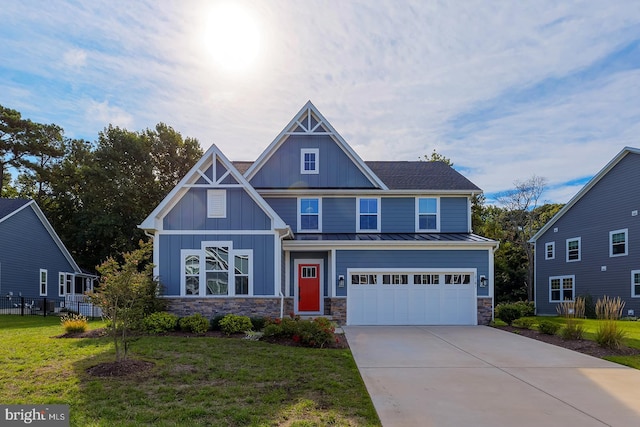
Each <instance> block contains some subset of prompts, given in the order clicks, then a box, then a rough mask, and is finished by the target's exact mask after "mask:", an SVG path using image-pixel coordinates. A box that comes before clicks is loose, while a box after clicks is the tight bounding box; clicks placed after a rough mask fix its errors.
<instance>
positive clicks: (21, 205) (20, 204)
mask: <svg viewBox="0 0 640 427" xmlns="http://www.w3.org/2000/svg"><path fill="white" fill-rule="evenodd" d="M27 208H31V209H32V210H33V212H34V213H35V214H36V216H37V217H38V219H39V220H40V222H41V223H42V225H43V226H44V228H45V229H46V230H47V232H48V233H49V235H50V236H51V239H53V241H54V243H55V244H56V246H58V248H59V249H60V252H61V253H62V255H63V256H64V257H65V258H66V259H67V261H68V262H69V264H71V267H72V268H73V270H74V272H75V273H82V270H81V269H80V267H79V266H78V264H76V261H75V260H74V259H73V257H72V256H71V253H70V252H69V251H68V250H67V248H66V246H65V245H64V243H62V240H60V237H59V236H58V234H57V233H56V231H55V230H54V229H53V226H52V225H51V223H50V222H49V220H48V219H47V217H46V216H45V215H44V212H42V210H41V209H40V207H39V206H38V204H37V203H36V202H35V200H28V199H3V198H0V224H2V223H3V222H4V221H6V220H7V219H9V218H11V217H12V216H14V215H16V214H18V213H19V212H21V211H22V210H24V209H27Z"/></svg>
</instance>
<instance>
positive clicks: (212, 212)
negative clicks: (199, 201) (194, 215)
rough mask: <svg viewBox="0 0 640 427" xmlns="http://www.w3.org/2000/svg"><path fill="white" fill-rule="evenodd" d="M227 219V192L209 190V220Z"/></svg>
mask: <svg viewBox="0 0 640 427" xmlns="http://www.w3.org/2000/svg"><path fill="white" fill-rule="evenodd" d="M226 217H227V190H207V218H226Z"/></svg>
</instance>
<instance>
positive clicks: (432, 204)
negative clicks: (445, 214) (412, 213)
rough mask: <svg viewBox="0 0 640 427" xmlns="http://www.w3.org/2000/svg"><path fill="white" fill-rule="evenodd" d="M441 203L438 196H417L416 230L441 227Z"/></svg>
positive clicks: (435, 229)
mask: <svg viewBox="0 0 640 427" xmlns="http://www.w3.org/2000/svg"><path fill="white" fill-rule="evenodd" d="M439 204H440V203H439V199H438V198H437V197H417V198H416V231H438V230H439V229H440V218H439V215H438V212H439Z"/></svg>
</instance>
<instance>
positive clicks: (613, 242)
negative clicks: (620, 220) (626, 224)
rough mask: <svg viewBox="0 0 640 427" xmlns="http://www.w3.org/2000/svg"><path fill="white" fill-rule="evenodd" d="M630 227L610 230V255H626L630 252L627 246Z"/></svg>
mask: <svg viewBox="0 0 640 427" xmlns="http://www.w3.org/2000/svg"><path fill="white" fill-rule="evenodd" d="M627 234H628V229H626V228H625V229H624V230H615V231H611V232H609V256H610V257H614V256H624V255H627V253H628V248H627Z"/></svg>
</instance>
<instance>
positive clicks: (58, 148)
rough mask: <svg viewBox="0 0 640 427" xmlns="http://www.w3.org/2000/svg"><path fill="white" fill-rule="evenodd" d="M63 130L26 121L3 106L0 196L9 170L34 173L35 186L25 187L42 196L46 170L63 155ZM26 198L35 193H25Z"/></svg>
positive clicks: (0, 134)
mask: <svg viewBox="0 0 640 427" xmlns="http://www.w3.org/2000/svg"><path fill="white" fill-rule="evenodd" d="M61 143H62V128H60V127H59V126H56V125H54V124H49V125H47V124H40V123H35V122H32V121H31V120H29V119H23V118H22V115H21V114H20V112H18V111H16V110H12V109H10V108H6V107H3V106H2V105H0V194H2V193H3V189H4V186H5V183H8V182H9V181H8V180H7V178H6V176H7V171H8V169H9V168H14V169H15V170H18V171H26V173H28V174H31V175H32V178H31V179H33V180H35V184H34V185H26V186H25V188H27V189H33V188H35V191H37V194H38V195H39V196H42V195H43V190H44V189H43V186H44V185H45V182H46V177H45V175H46V171H47V169H48V168H49V167H50V166H51V162H52V161H53V160H54V159H57V158H59V157H60V156H61V155H62V154H63V151H62V145H61ZM25 196H27V197H31V196H33V194H29V193H27V194H25Z"/></svg>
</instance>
